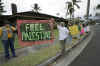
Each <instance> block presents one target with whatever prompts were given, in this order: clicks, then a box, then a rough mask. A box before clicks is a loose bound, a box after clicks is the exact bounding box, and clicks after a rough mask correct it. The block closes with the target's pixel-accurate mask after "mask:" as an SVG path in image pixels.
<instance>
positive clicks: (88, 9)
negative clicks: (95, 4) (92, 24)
mask: <svg viewBox="0 0 100 66" xmlns="http://www.w3.org/2000/svg"><path fill="white" fill-rule="evenodd" d="M89 11H90V0H88V2H87V19H88V17H89Z"/></svg>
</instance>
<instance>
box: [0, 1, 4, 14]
mask: <svg viewBox="0 0 100 66" xmlns="http://www.w3.org/2000/svg"><path fill="white" fill-rule="evenodd" d="M3 7H4V6H3V2H1V0H0V15H2V13H3V12H5V11H4V9H3Z"/></svg>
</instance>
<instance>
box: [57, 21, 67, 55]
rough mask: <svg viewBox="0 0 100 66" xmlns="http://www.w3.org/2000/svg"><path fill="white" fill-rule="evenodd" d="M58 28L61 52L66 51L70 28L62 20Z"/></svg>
mask: <svg viewBox="0 0 100 66" xmlns="http://www.w3.org/2000/svg"><path fill="white" fill-rule="evenodd" d="M57 28H58V30H59V40H60V44H61V54H64V53H65V43H66V40H67V38H68V35H69V30H68V29H67V27H65V23H64V22H61V23H60V24H57Z"/></svg>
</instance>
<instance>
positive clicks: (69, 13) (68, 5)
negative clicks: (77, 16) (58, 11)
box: [66, 2, 74, 19]
mask: <svg viewBox="0 0 100 66" xmlns="http://www.w3.org/2000/svg"><path fill="white" fill-rule="evenodd" d="M66 4H67V13H66V16H67V15H70V19H71V18H72V14H73V12H74V8H73V5H72V2H66Z"/></svg>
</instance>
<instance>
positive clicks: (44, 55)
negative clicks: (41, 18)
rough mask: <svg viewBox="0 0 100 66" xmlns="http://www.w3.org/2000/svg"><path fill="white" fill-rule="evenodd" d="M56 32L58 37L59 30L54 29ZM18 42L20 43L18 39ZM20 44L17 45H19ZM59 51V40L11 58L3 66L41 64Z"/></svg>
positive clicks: (33, 65) (32, 65)
mask: <svg viewBox="0 0 100 66" xmlns="http://www.w3.org/2000/svg"><path fill="white" fill-rule="evenodd" d="M54 34H55V35H56V38H57V35H58V32H57V30H55V31H54ZM82 37H83V36H82ZM82 37H81V38H82ZM76 41H77V39H74V40H73V43H75V42H76ZM16 44H18V43H17V41H16ZM18 45H19V44H18ZM18 45H17V47H19V46H18ZM66 48H68V46H66ZM58 51H60V44H59V43H58V42H57V44H54V45H50V46H48V47H46V48H42V49H40V50H39V51H37V52H35V53H34V54H33V53H30V54H29V55H28V56H23V57H18V58H15V59H13V60H10V61H9V62H7V63H5V64H3V65H2V66H35V65H36V64H39V63H40V62H42V61H44V60H46V59H48V58H51V57H53V56H55V55H56V53H57V52H58Z"/></svg>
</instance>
